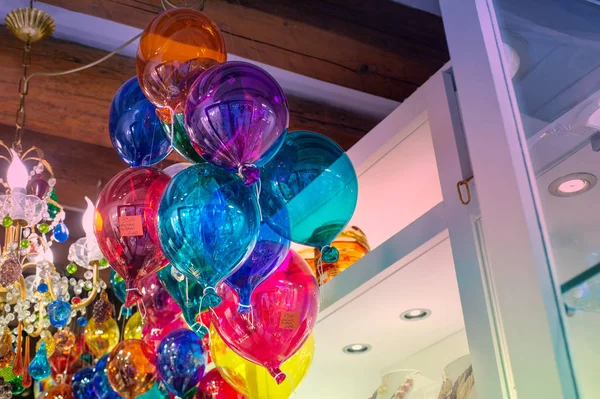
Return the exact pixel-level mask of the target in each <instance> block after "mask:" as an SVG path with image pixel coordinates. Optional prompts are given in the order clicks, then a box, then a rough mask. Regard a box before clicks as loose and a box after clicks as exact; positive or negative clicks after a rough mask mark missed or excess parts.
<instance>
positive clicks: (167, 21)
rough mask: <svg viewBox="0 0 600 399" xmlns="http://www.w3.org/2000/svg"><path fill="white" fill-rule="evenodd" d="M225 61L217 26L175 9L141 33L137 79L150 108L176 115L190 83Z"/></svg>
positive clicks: (198, 14)
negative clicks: (164, 110) (149, 102)
mask: <svg viewBox="0 0 600 399" xmlns="http://www.w3.org/2000/svg"><path fill="white" fill-rule="evenodd" d="M226 60H227V52H226V50H225V40H224V39H223V36H222V35H221V32H220V31H219V28H218V27H217V25H216V24H215V23H214V22H213V21H212V20H211V19H210V18H208V17H207V16H206V15H204V14H203V13H201V12H199V11H196V10H192V9H189V8H175V9H172V10H169V11H166V12H163V13H161V14H159V15H158V16H157V17H155V18H154V19H153V20H152V21H150V23H149V24H148V26H146V28H145V29H144V31H143V32H142V37H141V38H140V44H139V46H138V50H137V55H136V70H137V77H138V81H139V83H140V86H141V87H142V90H143V91H144V94H146V97H148V99H149V100H150V101H151V102H152V103H153V104H154V105H156V106H157V107H159V108H168V109H170V111H171V112H174V113H180V112H182V111H183V106H184V103H185V98H186V96H187V94H188V91H189V88H190V86H191V85H192V83H194V80H196V78H197V77H198V76H199V75H200V74H201V73H202V72H204V71H206V70H207V69H208V68H210V67H211V66H213V65H216V64H218V63H221V62H225V61H226Z"/></svg>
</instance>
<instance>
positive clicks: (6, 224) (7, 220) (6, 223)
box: [2, 216, 13, 228]
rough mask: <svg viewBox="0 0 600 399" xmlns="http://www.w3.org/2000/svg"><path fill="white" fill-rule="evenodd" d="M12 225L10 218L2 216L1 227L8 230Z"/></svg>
mask: <svg viewBox="0 0 600 399" xmlns="http://www.w3.org/2000/svg"><path fill="white" fill-rule="evenodd" d="M12 224H13V220H12V218H11V217H10V216H4V219H2V226H4V227H6V228H8V227H10V226H12Z"/></svg>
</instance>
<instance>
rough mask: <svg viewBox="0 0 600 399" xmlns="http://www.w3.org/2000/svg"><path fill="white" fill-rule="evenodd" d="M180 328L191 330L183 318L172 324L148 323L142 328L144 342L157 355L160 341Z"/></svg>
mask: <svg viewBox="0 0 600 399" xmlns="http://www.w3.org/2000/svg"><path fill="white" fill-rule="evenodd" d="M180 328H184V329H186V330H189V327H188V325H187V323H186V322H185V320H183V318H181V317H178V318H176V319H175V320H173V321H171V322H159V323H146V324H144V327H143V328H142V341H144V342H145V343H146V344H148V346H150V348H151V349H152V351H153V353H156V350H157V349H158V345H159V344H160V341H162V340H163V338H164V337H166V336H167V335H169V333H170V332H172V331H175V330H177V329H180Z"/></svg>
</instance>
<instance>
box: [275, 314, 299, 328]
mask: <svg viewBox="0 0 600 399" xmlns="http://www.w3.org/2000/svg"><path fill="white" fill-rule="evenodd" d="M298 327H300V313H298V312H281V315H280V316H279V328H281V329H287V330H296V329H297V328H298Z"/></svg>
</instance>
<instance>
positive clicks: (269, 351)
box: [211, 250, 319, 384]
mask: <svg viewBox="0 0 600 399" xmlns="http://www.w3.org/2000/svg"><path fill="white" fill-rule="evenodd" d="M217 294H218V295H219V296H220V297H221V298H222V300H223V302H222V304H221V305H219V306H217V307H216V308H214V309H213V311H212V312H211V321H212V323H213V325H214V326H215V328H216V330H217V332H218V333H219V335H220V336H221V338H223V341H225V343H226V344H227V346H229V347H230V348H231V349H232V350H233V351H235V352H236V353H237V354H238V355H240V356H242V357H244V358H246V359H248V360H250V361H251V362H254V363H256V364H259V365H261V366H263V367H265V368H266V369H267V370H268V371H269V373H271V375H272V376H273V378H275V380H276V381H277V383H278V384H281V383H282V382H283V380H284V379H285V374H284V373H282V372H281V370H280V369H279V367H280V366H281V364H282V363H283V362H285V361H286V360H287V359H289V358H290V357H291V356H292V355H293V354H294V353H296V352H297V351H298V349H300V347H301V346H302V345H303V344H304V343H305V342H306V340H307V339H308V337H309V335H310V333H311V332H312V330H313V327H314V326H315V323H316V322H317V313H318V312H319V286H318V284H317V279H316V278H315V277H314V275H313V274H312V271H311V270H310V266H308V264H307V263H306V261H305V260H304V259H303V258H302V257H301V256H300V255H298V254H297V253H296V252H294V251H293V250H290V252H289V253H288V255H287V257H286V258H285V260H284V261H283V263H282V264H281V265H280V266H279V267H278V268H277V270H276V271H275V273H273V274H272V275H271V276H270V277H269V278H268V279H267V280H265V281H264V282H263V283H262V284H261V285H259V286H258V287H257V288H256V290H254V293H253V294H252V297H251V300H250V303H251V306H252V310H251V312H250V313H248V314H240V313H238V311H237V309H238V305H239V298H238V295H237V293H236V292H235V290H233V289H232V288H231V287H230V286H229V285H227V283H221V284H220V285H219V286H218V288H217Z"/></svg>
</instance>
